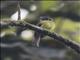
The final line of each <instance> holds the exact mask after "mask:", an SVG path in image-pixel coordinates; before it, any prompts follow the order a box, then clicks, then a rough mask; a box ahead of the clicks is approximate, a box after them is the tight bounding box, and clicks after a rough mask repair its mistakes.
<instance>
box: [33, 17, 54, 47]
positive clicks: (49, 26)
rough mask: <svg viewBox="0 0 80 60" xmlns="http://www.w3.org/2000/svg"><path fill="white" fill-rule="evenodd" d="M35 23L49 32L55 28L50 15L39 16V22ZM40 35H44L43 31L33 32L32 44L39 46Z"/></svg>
mask: <svg viewBox="0 0 80 60" xmlns="http://www.w3.org/2000/svg"><path fill="white" fill-rule="evenodd" d="M37 25H38V26H40V27H42V28H43V29H46V30H48V31H50V32H53V31H54V28H55V22H54V20H53V19H52V18H50V17H41V18H40V22H39V23H38V24H37ZM42 37H44V34H43V33H40V32H35V35H34V39H33V45H35V46H37V47H39V43H40V40H41V38H42Z"/></svg>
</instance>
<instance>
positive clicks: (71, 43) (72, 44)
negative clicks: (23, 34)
mask: <svg viewBox="0 0 80 60" xmlns="http://www.w3.org/2000/svg"><path fill="white" fill-rule="evenodd" d="M8 25H9V26H20V27H26V28H29V29H32V30H34V31H37V32H39V33H42V34H44V35H48V36H50V37H52V38H54V39H55V40H57V41H59V42H61V43H63V44H65V45H66V46H68V47H70V48H72V49H73V50H75V51H76V52H77V53H79V54H80V44H78V43H76V42H74V41H73V40H69V39H66V38H64V37H62V36H60V35H59V34H57V33H55V32H53V33H52V32H49V31H47V30H46V29H43V28H41V27H38V26H36V25H33V24H30V23H27V22H25V23H23V22H20V23H16V22H13V21H12V22H10V21H9V23H8Z"/></svg>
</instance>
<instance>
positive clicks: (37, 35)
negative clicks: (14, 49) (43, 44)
mask: <svg viewBox="0 0 80 60" xmlns="http://www.w3.org/2000/svg"><path fill="white" fill-rule="evenodd" d="M42 37H43V35H42V34H40V33H39V32H35V35H34V38H33V41H32V44H33V45H34V46H37V47H39V44H40V40H41V38H42Z"/></svg>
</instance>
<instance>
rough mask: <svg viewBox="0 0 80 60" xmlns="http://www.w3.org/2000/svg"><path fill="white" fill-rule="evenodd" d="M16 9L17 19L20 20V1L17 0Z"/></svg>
mask: <svg viewBox="0 0 80 60" xmlns="http://www.w3.org/2000/svg"><path fill="white" fill-rule="evenodd" d="M17 10H18V20H21V11H20V1H18V6H17Z"/></svg>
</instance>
